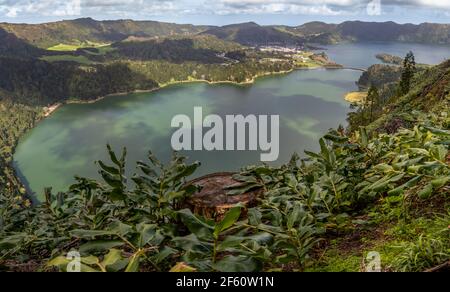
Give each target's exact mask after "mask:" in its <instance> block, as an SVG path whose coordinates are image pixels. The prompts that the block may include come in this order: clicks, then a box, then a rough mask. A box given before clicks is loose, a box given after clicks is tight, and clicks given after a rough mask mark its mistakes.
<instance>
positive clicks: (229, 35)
mask: <svg viewBox="0 0 450 292" xmlns="http://www.w3.org/2000/svg"><path fill="white" fill-rule="evenodd" d="M204 34H211V35H215V36H216V37H218V38H220V39H223V40H228V41H233V42H237V43H240V44H242V45H247V46H267V45H301V44H303V40H302V39H301V38H300V37H298V36H296V35H294V34H290V33H288V32H285V31H282V30H279V29H277V28H276V27H270V26H260V25H258V24H256V23H254V22H249V23H242V24H233V25H227V26H223V27H217V28H212V29H209V30H207V31H205V32H204Z"/></svg>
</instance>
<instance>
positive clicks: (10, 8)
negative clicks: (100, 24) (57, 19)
mask: <svg viewBox="0 0 450 292" xmlns="http://www.w3.org/2000/svg"><path fill="white" fill-rule="evenodd" d="M0 10H3V11H6V13H5V15H6V16H8V17H17V16H19V15H20V14H22V13H26V14H38V15H44V16H78V15H81V0H39V1H37V0H18V1H10V0H3V1H2V0H0Z"/></svg>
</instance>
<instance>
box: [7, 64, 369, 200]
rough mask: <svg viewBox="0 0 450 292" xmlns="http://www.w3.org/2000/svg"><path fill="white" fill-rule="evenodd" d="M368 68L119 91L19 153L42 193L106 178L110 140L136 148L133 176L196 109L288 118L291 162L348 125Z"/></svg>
mask: <svg viewBox="0 0 450 292" xmlns="http://www.w3.org/2000/svg"><path fill="white" fill-rule="evenodd" d="M360 74H361V72H358V71H351V70H324V69H318V70H302V71H296V72H293V73H291V74H287V75H282V76H281V75H280V76H271V77H265V78H260V79H258V80H257V82H256V83H255V84H254V85H252V86H234V85H230V84H220V85H208V84H204V83H192V84H182V85H175V86H171V87H168V88H165V89H162V90H159V91H155V92H151V93H139V94H130V95H127V96H112V97H108V98H105V99H103V100H101V101H99V102H96V103H94V104H70V105H66V106H63V107H62V108H60V109H59V110H57V111H56V112H55V113H54V114H53V115H52V116H50V117H49V118H47V119H45V120H44V121H42V122H41V123H39V125H38V126H37V127H36V128H34V129H33V130H31V131H30V132H29V133H28V134H26V135H25V136H24V137H23V138H22V139H21V141H20V143H19V145H18V147H17V150H16V153H15V156H14V158H15V167H16V169H17V170H18V172H19V173H20V174H21V175H22V177H23V179H24V181H25V182H26V183H27V185H28V187H29V189H30V190H32V191H33V192H35V194H36V197H37V198H42V193H43V189H44V188H45V187H47V186H52V187H53V190H54V191H63V190H65V189H66V188H67V187H68V186H69V185H70V184H71V183H73V182H74V180H73V177H74V175H79V176H85V177H90V178H98V177H99V176H98V174H97V167H96V166H95V164H94V161H96V160H99V159H100V160H107V155H106V144H107V143H110V144H111V145H112V146H113V148H114V149H115V150H117V151H119V150H120V148H121V147H123V146H126V147H127V148H128V153H129V155H128V162H129V163H128V175H129V176H131V175H132V174H133V172H134V171H135V162H136V161H138V160H144V159H146V155H147V152H148V150H152V151H153V152H154V153H155V154H156V155H157V156H158V157H159V158H160V159H161V160H163V161H168V160H169V159H170V157H171V155H172V148H171V144H170V139H171V136H172V133H173V132H174V131H175V130H176V129H173V128H171V120H172V118H173V116H174V115H177V114H186V115H188V116H190V117H191V119H193V112H194V107H196V106H202V107H203V114H204V116H206V115H207V114H212V113H214V114H218V115H220V116H222V117H225V116H226V115H236V114H242V115H244V116H246V115H249V114H254V115H280V158H279V160H278V161H277V162H275V163H274V164H281V163H285V162H288V161H289V159H290V157H291V155H292V154H293V153H294V152H297V153H300V154H301V153H303V151H304V150H306V149H307V150H317V145H318V143H317V142H318V140H319V139H320V137H321V136H322V135H323V134H325V133H326V132H327V130H328V129H330V128H335V127H336V126H337V125H339V124H342V125H345V124H346V116H347V113H348V112H349V111H350V108H349V104H348V103H347V102H345V101H344V95H345V93H346V92H348V91H351V90H356V85H355V80H357V79H358V77H359V75H360ZM183 154H184V155H186V156H188V157H189V159H190V161H195V160H198V161H200V162H202V167H201V168H200V170H199V172H198V173H197V174H196V175H197V176H199V175H203V174H207V173H212V172H217V171H235V170H238V169H239V168H240V167H243V166H246V165H249V164H255V163H259V161H260V152H257V151H255V152H252V151H231V152H230V151H213V152H207V151H187V152H183Z"/></svg>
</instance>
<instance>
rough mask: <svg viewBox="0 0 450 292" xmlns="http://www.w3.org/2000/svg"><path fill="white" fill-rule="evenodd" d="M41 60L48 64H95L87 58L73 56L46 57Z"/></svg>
mask: <svg viewBox="0 0 450 292" xmlns="http://www.w3.org/2000/svg"><path fill="white" fill-rule="evenodd" d="M41 60H43V61H47V62H76V63H80V64H84V65H90V64H93V63H94V62H93V61H91V60H89V59H88V58H86V57H85V56H72V55H58V56H44V57H42V58H41Z"/></svg>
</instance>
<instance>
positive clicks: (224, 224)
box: [214, 206, 242, 238]
mask: <svg viewBox="0 0 450 292" xmlns="http://www.w3.org/2000/svg"><path fill="white" fill-rule="evenodd" d="M241 209H242V206H236V207H233V208H231V209H230V211H228V212H227V214H225V217H224V218H223V220H222V221H221V222H220V223H219V224H217V225H216V226H215V229H214V237H215V238H218V237H219V235H220V233H222V232H223V231H225V230H227V229H228V228H230V227H232V226H233V225H234V223H236V221H238V220H239V217H240V216H241Z"/></svg>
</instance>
